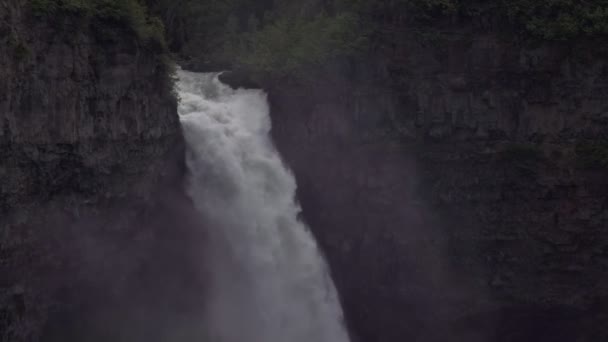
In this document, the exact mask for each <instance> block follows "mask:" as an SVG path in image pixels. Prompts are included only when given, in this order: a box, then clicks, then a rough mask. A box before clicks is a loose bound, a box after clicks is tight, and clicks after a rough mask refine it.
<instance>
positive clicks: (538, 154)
mask: <svg viewBox="0 0 608 342" xmlns="http://www.w3.org/2000/svg"><path fill="white" fill-rule="evenodd" d="M500 156H501V159H503V160H506V161H512V162H530V161H538V160H540V159H542V151H541V149H540V148H539V146H538V145H534V144H509V145H507V146H506V147H505V148H504V149H503V150H502V151H501V152H500Z"/></svg>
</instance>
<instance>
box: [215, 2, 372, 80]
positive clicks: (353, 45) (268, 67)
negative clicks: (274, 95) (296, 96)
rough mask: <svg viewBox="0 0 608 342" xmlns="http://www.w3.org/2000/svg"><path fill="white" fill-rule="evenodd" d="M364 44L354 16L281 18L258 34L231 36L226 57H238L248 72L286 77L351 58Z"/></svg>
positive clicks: (323, 15) (248, 33)
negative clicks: (340, 58) (308, 68)
mask: <svg viewBox="0 0 608 342" xmlns="http://www.w3.org/2000/svg"><path fill="white" fill-rule="evenodd" d="M252 21H254V22H255V20H252ZM250 26H252V25H250ZM229 35H230V32H229ZM364 40H365V37H364V36H362V35H360V34H359V32H358V30H357V19H356V17H354V16H353V15H352V14H347V13H342V14H338V15H335V16H328V15H325V14H320V15H317V16H315V17H314V18H312V19H308V18H302V17H296V18H279V19H277V20H276V21H273V22H271V23H269V24H267V25H265V26H263V27H262V28H261V29H259V30H254V31H252V32H247V33H246V34H240V35H239V34H232V35H230V39H228V40H227V41H226V45H225V48H224V52H223V53H224V55H225V56H236V57H237V58H236V64H237V66H239V67H242V68H245V69H247V70H251V71H254V72H262V73H265V74H273V75H276V76H286V75H290V74H294V73H297V72H300V71H301V70H302V69H303V68H305V67H309V66H318V65H321V64H323V63H325V62H327V61H329V60H331V59H333V58H336V57H339V56H345V55H348V54H350V53H352V52H354V51H356V50H357V49H358V48H359V47H360V46H362V44H363V43H364Z"/></svg>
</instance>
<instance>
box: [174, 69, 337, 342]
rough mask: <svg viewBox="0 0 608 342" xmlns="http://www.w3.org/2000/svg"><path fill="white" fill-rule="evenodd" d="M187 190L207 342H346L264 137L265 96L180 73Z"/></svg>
mask: <svg viewBox="0 0 608 342" xmlns="http://www.w3.org/2000/svg"><path fill="white" fill-rule="evenodd" d="M178 77H179V81H178V92H179V97H180V104H179V113H180V117H181V122H182V126H183V130H184V135H185V138H186V142H187V165H188V169H189V179H188V183H187V185H186V187H187V191H188V193H189V195H190V196H191V198H192V200H193V202H194V204H195V206H196V208H197V210H198V211H199V212H200V213H201V214H202V216H203V217H204V219H205V222H206V223H207V226H208V243H207V244H206V246H205V247H204V248H205V250H204V253H205V260H204V262H205V268H206V270H207V271H208V273H209V275H208V278H209V279H208V288H206V291H207V294H208V295H207V297H208V300H207V302H206V308H205V312H206V317H204V322H205V326H206V330H207V334H208V335H209V340H210V341H212V342H216V341H218V342H347V341H348V336H347V333H346V329H345V328H344V324H343V318H342V309H341V307H340V303H339V300H338V298H337V295H336V290H335V287H334V284H333V281H332V279H331V277H330V275H329V272H328V268H327V266H326V264H325V261H324V260H323V257H322V255H321V253H320V252H319V249H318V247H317V245H316V242H315V241H314V239H313V237H312V235H311V234H310V232H309V230H308V228H307V227H306V226H305V225H304V224H303V223H302V222H300V221H299V220H298V218H297V217H298V213H299V212H300V208H299V206H298V205H297V204H296V202H295V192H296V183H295V180H294V177H293V175H292V174H291V173H290V171H289V170H288V169H287V168H286V167H285V165H284V164H283V162H282V161H281V158H280V156H279V154H278V152H277V151H276V149H275V148H274V146H273V144H272V141H271V139H270V136H269V133H270V117H269V106H268V102H267V99H266V94H265V93H264V92H263V91H262V90H249V89H247V90H245V89H239V90H233V89H231V88H230V87H228V86H226V85H224V84H222V83H221V82H220V81H219V80H218V78H217V74H209V73H207V74H200V73H192V72H186V71H181V70H180V71H179V72H178Z"/></svg>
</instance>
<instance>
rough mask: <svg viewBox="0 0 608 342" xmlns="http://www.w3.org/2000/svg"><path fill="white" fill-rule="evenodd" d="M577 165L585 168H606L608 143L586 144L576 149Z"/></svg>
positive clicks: (607, 165)
mask: <svg viewBox="0 0 608 342" xmlns="http://www.w3.org/2000/svg"><path fill="white" fill-rule="evenodd" d="M576 156H577V160H578V162H579V164H580V165H581V166H583V167H586V168H593V169H596V168H608V142H587V143H581V144H579V145H578V146H577V147H576Z"/></svg>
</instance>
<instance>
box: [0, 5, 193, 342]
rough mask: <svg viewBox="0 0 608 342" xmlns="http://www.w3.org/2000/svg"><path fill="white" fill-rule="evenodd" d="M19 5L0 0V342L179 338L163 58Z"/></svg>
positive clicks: (186, 241)
mask: <svg viewBox="0 0 608 342" xmlns="http://www.w3.org/2000/svg"><path fill="white" fill-rule="evenodd" d="M27 4H28V2H24V1H18V0H2V1H0V46H2V48H1V49H0V178H1V179H2V182H1V183H0V341H11V342H17V341H39V340H43V341H71V340H74V341H82V340H85V339H86V340H88V341H108V340H128V341H139V340H145V341H155V340H165V339H170V338H172V336H174V335H175V334H178V333H180V334H181V335H180V336H185V335H186V334H188V333H189V331H190V330H188V329H186V328H185V327H186V326H190V325H191V324H192V322H189V321H188V319H189V317H190V316H189V313H191V312H192V311H193V310H198V308H199V307H200V305H198V304H200V303H199V302H198V299H199V298H198V297H197V295H200V288H197V289H196V291H188V290H187V289H186V288H188V287H189V288H195V287H197V286H198V285H199V283H200V282H199V280H198V279H196V276H194V274H200V272H195V271H193V268H195V267H199V266H198V265H195V261H194V260H195V257H194V256H193V253H195V250H196V249H197V248H198V246H197V242H200V239H201V237H200V236H198V235H197V234H196V233H195V231H197V230H196V229H194V228H193V227H194V226H195V225H196V223H195V221H196V220H195V218H194V216H195V214H194V213H193V211H192V210H191V209H190V208H191V207H190V202H189V200H188V199H187V198H186V196H185V195H184V194H182V192H181V181H182V177H183V172H184V165H183V164H184V161H183V149H184V147H183V141H182V136H181V129H180V124H179V120H178V116H177V111H176V99H175V96H174V95H173V94H172V89H171V83H170V81H169V79H168V77H167V65H166V63H165V62H164V61H163V53H162V52H161V51H158V50H157V51H154V50H149V49H148V48H147V47H146V46H144V45H143V44H141V41H139V40H138V39H137V37H136V36H135V35H134V34H133V32H131V31H129V30H128V29H126V28H124V27H120V26H117V25H116V24H115V23H104V22H97V23H95V25H96V26H95V27H93V24H91V23H90V22H88V21H87V20H86V18H80V17H79V16H70V15H62V14H61V13H59V14H56V15H55V16H54V17H52V18H44V17H40V16H34V15H32V13H31V11H30V10H29V9H28V8H27V6H28V5H27ZM176 221H178V222H179V224H176V223H175V222H176ZM199 231H200V230H199ZM176 264H178V265H180V267H176V266H175V265H176ZM159 279H162V281H161V280H159ZM193 293H194V294H193ZM186 298H187V300H186ZM178 327H184V329H179V328H178ZM180 330H181V331H180Z"/></svg>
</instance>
